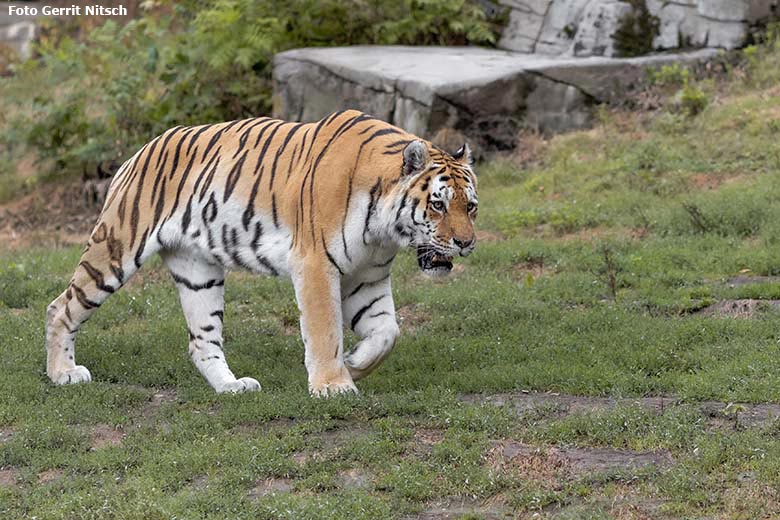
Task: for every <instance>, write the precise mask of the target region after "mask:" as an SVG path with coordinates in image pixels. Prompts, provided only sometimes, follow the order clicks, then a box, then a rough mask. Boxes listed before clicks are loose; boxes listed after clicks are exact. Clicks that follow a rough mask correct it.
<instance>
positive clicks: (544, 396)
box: [460, 392, 780, 430]
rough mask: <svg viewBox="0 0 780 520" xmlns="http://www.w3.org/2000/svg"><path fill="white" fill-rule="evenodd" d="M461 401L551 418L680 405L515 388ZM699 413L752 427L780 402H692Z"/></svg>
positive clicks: (777, 415) (720, 424)
mask: <svg viewBox="0 0 780 520" xmlns="http://www.w3.org/2000/svg"><path fill="white" fill-rule="evenodd" d="M460 399H461V400H462V401H463V402H466V403H469V404H475V405H481V404H490V405H493V406H509V407H512V408H514V410H515V413H516V414H517V415H526V414H530V413H534V412H536V411H538V410H543V411H544V412H545V414H546V415H549V416H551V417H554V418H561V417H565V416H566V415H569V414H572V413H587V412H596V411H600V410H611V409H613V408H615V407H616V406H641V407H643V408H647V409H648V410H651V411H653V412H654V413H657V414H663V413H664V412H665V411H666V410H667V409H669V408H671V407H674V406H679V405H680V403H681V401H680V399H679V398H678V397H675V396H653V397H634V398H620V399H616V398H613V397H587V396H579V395H568V394H558V393H538V392H517V393H504V394H493V395H481V394H464V395H462V396H460ZM695 406H696V407H697V408H698V409H699V411H700V412H701V414H702V415H704V416H705V417H707V418H708V420H709V423H710V426H711V427H712V429H716V430H724V429H732V430H733V429H734V428H738V427H739V428H752V427H755V426H762V425H764V424H767V423H769V422H771V421H774V420H777V419H780V404H775V403H759V404H749V403H724V402H721V401H702V402H699V403H695Z"/></svg>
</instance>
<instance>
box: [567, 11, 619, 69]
mask: <svg viewBox="0 0 780 520" xmlns="http://www.w3.org/2000/svg"><path fill="white" fill-rule="evenodd" d="M632 14H634V8H633V7H631V5H630V4H628V3H625V2H614V3H608V4H607V3H599V2H591V3H589V4H588V5H587V6H586V7H585V9H584V11H583V12H582V18H581V19H580V22H579V27H578V30H577V33H576V34H575V35H574V38H573V40H572V44H571V48H570V49H569V50H568V52H567V54H570V55H573V56H618V55H619V52H618V51H617V49H616V48H615V44H616V41H615V38H614V35H615V33H616V32H617V30H618V29H619V28H620V26H621V24H622V23H623V20H624V19H625V18H626V17H627V16H630V15H632Z"/></svg>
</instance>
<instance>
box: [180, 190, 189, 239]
mask: <svg viewBox="0 0 780 520" xmlns="http://www.w3.org/2000/svg"><path fill="white" fill-rule="evenodd" d="M191 218H192V197H190V198H189V200H187V208H186V209H185V210H184V216H182V218H181V232H182V233H186V232H187V228H188V227H190V219H191Z"/></svg>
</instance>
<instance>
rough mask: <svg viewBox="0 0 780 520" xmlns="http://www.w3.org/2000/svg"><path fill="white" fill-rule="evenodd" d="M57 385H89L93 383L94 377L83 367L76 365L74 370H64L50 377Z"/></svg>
mask: <svg viewBox="0 0 780 520" xmlns="http://www.w3.org/2000/svg"><path fill="white" fill-rule="evenodd" d="M49 377H50V378H51V380H52V381H53V382H54V384H55V385H75V384H77V383H89V382H90V381H92V375H91V374H90V373H89V370H87V367H85V366H83V365H76V366H75V367H73V368H69V369H67V370H63V371H61V372H58V373H56V374H53V375H50V376H49Z"/></svg>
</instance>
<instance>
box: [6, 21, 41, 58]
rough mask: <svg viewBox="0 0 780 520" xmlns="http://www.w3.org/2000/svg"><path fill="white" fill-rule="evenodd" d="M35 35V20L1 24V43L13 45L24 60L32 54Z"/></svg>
mask: <svg viewBox="0 0 780 520" xmlns="http://www.w3.org/2000/svg"><path fill="white" fill-rule="evenodd" d="M35 35H36V26H35V24H34V23H33V22H29V21H23V22H17V23H14V24H11V25H6V26H0V43H1V44H6V45H8V46H9V47H11V48H12V49H13V50H14V51H16V53H17V54H18V55H19V57H20V58H21V59H23V60H26V59H28V58H30V57H31V56H32V43H33V41H34V40H35Z"/></svg>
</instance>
